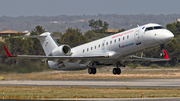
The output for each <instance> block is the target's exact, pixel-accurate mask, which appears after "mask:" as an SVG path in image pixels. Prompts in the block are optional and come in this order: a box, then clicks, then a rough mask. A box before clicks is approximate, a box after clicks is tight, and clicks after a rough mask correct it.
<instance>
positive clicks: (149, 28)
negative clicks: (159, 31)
mask: <svg viewBox="0 0 180 101" xmlns="http://www.w3.org/2000/svg"><path fill="white" fill-rule="evenodd" d="M150 30H153V27H148V28H146V29H145V31H150Z"/></svg>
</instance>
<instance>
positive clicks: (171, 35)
mask: <svg viewBox="0 0 180 101" xmlns="http://www.w3.org/2000/svg"><path fill="white" fill-rule="evenodd" d="M166 38H167V39H169V40H170V41H171V40H173V38H174V34H173V33H172V32H170V31H169V32H168V33H167V34H166Z"/></svg>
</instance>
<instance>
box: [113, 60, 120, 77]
mask: <svg viewBox="0 0 180 101" xmlns="http://www.w3.org/2000/svg"><path fill="white" fill-rule="evenodd" d="M120 66H121V64H120V63H119V62H117V63H116V67H117V68H113V74H114V75H116V74H118V75H120V74H121V68H119V67H120Z"/></svg>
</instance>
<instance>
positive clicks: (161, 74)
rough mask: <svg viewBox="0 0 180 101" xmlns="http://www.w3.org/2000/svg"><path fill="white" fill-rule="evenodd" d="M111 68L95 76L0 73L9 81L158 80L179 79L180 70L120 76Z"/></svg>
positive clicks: (129, 71) (134, 71) (137, 71)
mask: <svg viewBox="0 0 180 101" xmlns="http://www.w3.org/2000/svg"><path fill="white" fill-rule="evenodd" d="M111 70H112V68H107V67H105V68H101V69H98V71H97V73H96V74H95V75H89V74H88V73H87V70H83V71H69V72H67V71H53V70H50V71H45V72H38V73H26V74H17V73H8V74H7V73H1V74H0V76H3V77H4V79H5V80H10V79H42V80H47V79H55V80H56V79H152V78H153V79H154V78H156V79H158V78H161V79H162V78H166V79H167V78H180V69H177V68H171V69H169V68H160V69H148V68H146V69H122V73H121V75H113V74H112V72H111Z"/></svg>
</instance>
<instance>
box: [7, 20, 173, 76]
mask: <svg viewBox="0 0 180 101" xmlns="http://www.w3.org/2000/svg"><path fill="white" fill-rule="evenodd" d="M17 37H30V38H38V39H39V41H40V43H41V45H42V47H43V50H44V52H45V54H46V56H39V55H11V54H10V53H9V51H8V50H7V48H6V47H5V46H4V49H5V51H6V54H7V56H8V57H15V58H18V57H19V58H37V59H42V60H43V59H47V60H48V64H49V67H50V68H51V69H55V70H83V69H86V68H88V73H89V74H96V67H102V66H107V65H115V66H116V68H114V69H113V74H121V69H120V66H123V67H125V66H126V65H127V64H128V63H142V62H150V61H167V60H169V57H168V55H167V53H166V51H165V50H164V45H165V44H167V43H169V42H170V41H172V39H173V38H174V35H173V33H171V32H170V31H169V30H167V29H165V28H163V27H162V26H161V25H159V24H153V23H150V24H146V25H143V26H138V27H137V28H133V29H130V30H127V31H124V32H121V33H117V34H114V35H111V36H108V37H105V38H101V39H98V40H95V41H92V42H89V43H86V44H83V45H79V46H77V47H74V48H70V46H69V45H66V44H64V45H61V46H59V45H58V44H57V43H56V41H55V40H54V38H53V37H52V36H51V34H50V33H49V32H45V33H42V34H41V35H34V36H17ZM157 47H160V48H161V49H162V53H161V54H162V55H163V56H164V58H145V57H138V56H135V55H132V54H136V53H138V52H144V51H147V50H151V49H154V48H157Z"/></svg>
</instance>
